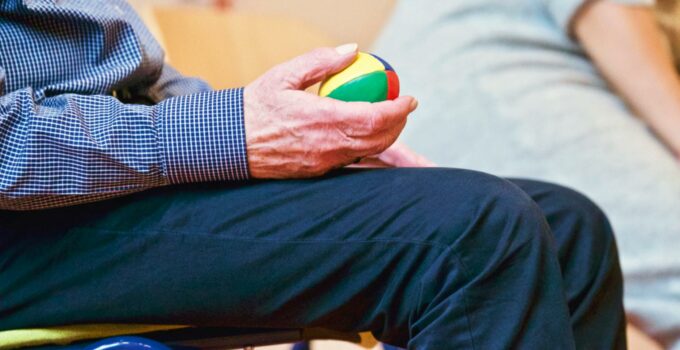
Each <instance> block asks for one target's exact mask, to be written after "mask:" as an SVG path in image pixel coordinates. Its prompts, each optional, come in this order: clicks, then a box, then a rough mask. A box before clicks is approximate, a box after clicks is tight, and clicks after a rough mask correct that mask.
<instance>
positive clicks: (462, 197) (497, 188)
mask: <svg viewBox="0 0 680 350" xmlns="http://www.w3.org/2000/svg"><path fill="white" fill-rule="evenodd" d="M411 175H414V176H410V177H408V179H401V180H399V181H400V182H401V186H399V188H402V189H405V190H406V191H408V192H409V194H408V197H409V198H418V201H417V202H418V212H419V216H420V217H421V218H422V220H423V222H427V226H428V227H429V228H432V229H431V230H424V231H425V232H426V233H425V234H428V235H430V236H429V237H426V238H427V239H428V240H429V241H434V242H436V243H439V244H442V245H446V246H456V247H459V248H460V249H461V250H465V251H470V252H477V253H480V252H481V251H497V250H498V248H499V247H505V248H504V249H503V250H507V251H511V250H513V248H514V247H516V246H518V245H526V244H531V245H534V246H541V247H542V248H543V247H544V246H546V245H549V244H551V243H550V242H551V240H552V238H550V237H549V236H550V235H549V229H548V226H547V223H546V220H545V217H544V215H543V213H542V212H541V210H540V208H539V207H538V205H537V204H536V203H535V202H534V201H533V200H532V199H531V197H529V196H528V195H527V194H526V193H525V192H524V191H522V190H521V189H520V188H519V187H517V186H516V185H514V184H513V183H511V182H509V181H507V180H504V179H501V178H499V177H496V176H492V175H489V174H485V173H481V172H476V171H468V170H458V169H428V170H418V171H417V172H414V173H413V174H411ZM422 232H423V231H421V233H422ZM480 255H483V254H480Z"/></svg>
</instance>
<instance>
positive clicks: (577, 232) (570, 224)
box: [535, 184, 617, 258]
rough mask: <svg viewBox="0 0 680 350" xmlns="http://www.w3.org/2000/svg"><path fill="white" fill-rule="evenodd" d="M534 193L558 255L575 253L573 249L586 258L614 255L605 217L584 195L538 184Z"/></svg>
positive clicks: (613, 242)
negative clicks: (548, 225) (555, 242)
mask: <svg viewBox="0 0 680 350" xmlns="http://www.w3.org/2000/svg"><path fill="white" fill-rule="evenodd" d="M541 185H542V187H543V189H542V190H541V192H540V193H538V194H536V195H535V196H536V197H537V201H539V202H540V204H541V209H542V210H543V212H544V214H545V216H546V218H547V220H548V222H549V223H550V227H551V229H552V231H553V235H554V237H555V240H556V241H557V244H558V247H559V250H560V255H561V257H562V258H566V257H567V256H566V255H569V254H574V253H576V250H575V249H573V248H574V247H576V246H579V247H581V248H580V249H579V250H581V251H584V252H585V253H586V254H587V255H589V256H593V257H607V256H610V255H617V252H616V240H615V237H614V233H613V231H612V228H611V225H610V224H609V220H608V219H607V215H606V214H605V213H604V212H603V211H602V209H601V208H600V207H599V206H598V205H597V204H595V203H594V202H593V201H592V200H590V199H589V198H588V197H586V196H585V195H583V194H581V193H580V192H577V191H575V190H573V189H570V188H567V187H563V186H559V185H554V184H541Z"/></svg>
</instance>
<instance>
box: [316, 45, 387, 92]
mask: <svg viewBox="0 0 680 350" xmlns="http://www.w3.org/2000/svg"><path fill="white" fill-rule="evenodd" d="M319 96H327V97H332V98H334V99H337V100H342V101H347V102H355V101H364V102H380V101H385V100H394V99H395V98H397V97H399V77H397V73H395V72H394V69H392V67H391V66H390V65H389V64H388V63H387V62H385V60H383V59H382V58H380V57H378V56H376V55H373V54H370V53H365V52H359V53H358V54H357V58H356V60H354V62H353V63H352V64H350V65H349V66H348V67H347V68H345V69H344V70H342V71H340V72H339V73H337V74H334V75H332V76H331V77H329V78H328V79H326V80H324V82H323V83H322V84H321V88H320V89H319Z"/></svg>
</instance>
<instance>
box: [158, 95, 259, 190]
mask: <svg viewBox="0 0 680 350" xmlns="http://www.w3.org/2000/svg"><path fill="white" fill-rule="evenodd" d="M157 106H158V110H157V113H158V115H157V121H158V123H159V125H158V130H159V141H160V145H161V147H162V148H163V149H162V150H161V152H162V154H164V159H165V164H164V165H165V166H164V168H165V171H166V174H165V175H166V177H167V179H168V181H169V182H170V183H173V184H177V183H186V182H206V181H220V180H231V181H238V180H246V179H248V158H247V154H246V138H245V126H244V120H243V89H242V88H240V89H230V90H220V91H210V92H205V93H200V94H194V95H186V96H179V97H174V98H170V99H167V100H165V101H163V102H161V103H159V104H158V105H157Z"/></svg>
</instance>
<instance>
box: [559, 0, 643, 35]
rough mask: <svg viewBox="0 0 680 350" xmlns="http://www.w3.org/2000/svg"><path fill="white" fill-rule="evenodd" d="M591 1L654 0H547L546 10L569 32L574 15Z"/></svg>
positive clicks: (636, 1) (636, 2)
mask: <svg viewBox="0 0 680 350" xmlns="http://www.w3.org/2000/svg"><path fill="white" fill-rule="evenodd" d="M593 1H611V2H615V3H619V4H623V5H632V6H653V5H654V3H655V2H656V0H547V5H548V11H549V12H550V14H551V16H552V17H553V19H554V20H555V21H556V22H557V24H558V25H559V27H560V28H561V29H562V30H563V31H564V32H565V33H568V34H570V33H569V31H570V30H571V22H572V20H573V19H574V16H576V14H578V12H579V11H580V10H581V9H582V8H583V6H585V5H586V4H588V3H590V2H593Z"/></svg>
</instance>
